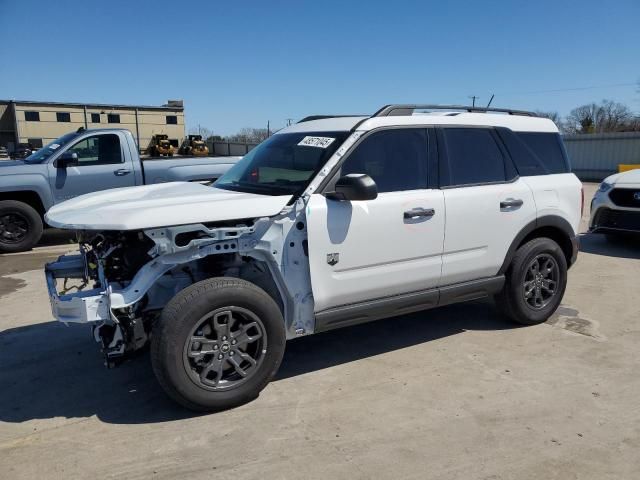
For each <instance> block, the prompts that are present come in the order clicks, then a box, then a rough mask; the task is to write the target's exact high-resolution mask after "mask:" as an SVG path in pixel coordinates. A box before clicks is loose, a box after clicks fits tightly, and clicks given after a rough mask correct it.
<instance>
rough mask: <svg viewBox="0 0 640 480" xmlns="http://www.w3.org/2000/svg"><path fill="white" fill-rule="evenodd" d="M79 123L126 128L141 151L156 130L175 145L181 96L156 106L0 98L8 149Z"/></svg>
mask: <svg viewBox="0 0 640 480" xmlns="http://www.w3.org/2000/svg"><path fill="white" fill-rule="evenodd" d="M80 127H85V128H109V127H117V128H126V129H128V130H130V131H131V133H132V134H133V136H134V137H135V138H136V140H137V142H138V146H139V148H140V150H141V151H146V149H147V148H148V147H149V144H150V142H151V138H152V137H153V135H156V134H166V135H168V136H169V139H170V141H171V143H172V144H173V145H174V146H175V147H178V145H179V143H180V142H181V140H182V138H183V137H184V136H185V127H184V105H183V102H182V100H169V101H168V102H167V104H166V105H162V106H158V107H153V106H139V105H105V104H99V103H61V102H36V101H21V100H0V146H5V147H7V150H8V151H9V152H12V151H13V150H14V149H15V148H16V147H17V145H18V144H20V143H28V144H30V145H31V146H32V147H34V148H40V147H42V146H43V145H46V144H47V143H49V142H50V141H52V140H54V139H56V138H58V137H59V136H61V135H64V134H65V133H68V132H71V131H73V130H77V129H78V128H80Z"/></svg>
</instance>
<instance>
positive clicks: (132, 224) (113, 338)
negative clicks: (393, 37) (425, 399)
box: [46, 105, 582, 410]
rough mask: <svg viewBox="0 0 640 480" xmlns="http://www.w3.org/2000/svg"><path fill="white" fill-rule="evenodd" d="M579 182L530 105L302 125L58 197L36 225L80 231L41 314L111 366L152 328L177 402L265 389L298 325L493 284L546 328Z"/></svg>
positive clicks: (220, 404) (319, 328)
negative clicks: (75, 333)
mask: <svg viewBox="0 0 640 480" xmlns="http://www.w3.org/2000/svg"><path fill="white" fill-rule="evenodd" d="M581 186H582V185H581V183H580V181H579V180H578V179H577V178H576V176H575V175H574V174H572V173H570V169H569V163H568V160H567V157H566V154H565V151H564V147H563V145H562V141H561V139H560V136H559V134H558V129H557V127H556V126H555V125H554V123H553V122H552V121H551V120H548V119H545V118H538V117H536V116H535V114H531V113H528V112H519V111H514V110H490V111H489V110H487V109H477V108H474V107H434V106H419V105H389V106H386V107H383V108H382V109H380V110H379V111H378V112H377V113H376V114H374V115H373V116H371V117H359V116H354V117H332V118H321V117H314V119H312V120H307V119H305V120H302V121H300V122H299V123H297V124H295V125H292V126H290V127H288V128H285V129H283V130H281V131H279V132H278V133H276V134H275V135H273V136H272V137H270V138H269V139H267V140H265V141H264V142H263V143H261V144H260V145H258V146H257V147H256V148H254V149H253V150H252V151H251V152H249V153H248V154H247V155H245V156H244V157H243V159H242V160H241V161H240V162H239V163H237V164H236V165H235V166H234V167H233V168H231V169H230V170H229V171H228V172H227V173H226V174H224V175H223V176H222V177H221V178H220V179H218V181H217V182H216V183H215V184H213V186H204V185H197V184H187V183H182V184H176V183H173V184H164V185H150V186H144V187H136V188H129V189H119V190H112V191H108V192H98V193H94V194H89V195H84V196H82V197H79V198H76V199H73V200H70V201H68V202H65V203H62V204H60V205H56V206H55V207H53V208H52V209H51V210H50V211H49V212H48V214H47V217H46V218H47V222H49V223H50V224H51V225H55V226H57V227H60V228H68V229H73V230H77V231H79V239H80V253H79V254H78V255H69V256H63V257H61V258H60V259H59V260H58V261H57V262H54V263H51V264H49V265H47V267H46V277H47V285H48V288H49V295H50V299H51V305H52V310H53V314H54V316H55V317H56V318H57V319H58V320H60V321H62V322H67V323H79V324H85V325H91V326H92V328H93V332H94V337H95V339H96V341H98V342H99V343H100V344H101V346H102V350H103V352H104V354H105V357H106V362H107V364H109V365H113V364H116V363H118V362H119V361H121V360H122V359H123V358H125V357H126V356H127V355H128V354H129V353H131V352H134V351H135V350H138V349H140V348H142V347H143V346H144V345H145V344H147V343H148V342H150V343H151V360H152V366H153V370H154V372H155V374H156V377H157V379H158V381H159V382H160V384H161V386H162V387H163V388H164V390H165V391H166V392H167V394H168V395H169V396H171V397H172V398H173V399H174V400H176V401H177V402H179V403H181V404H182V405H184V406H186V407H188V408H191V409H195V410H218V409H224V408H229V407H231V406H234V405H239V404H241V403H244V402H247V401H249V400H251V399H252V398H255V397H256V396H257V395H258V393H259V392H260V391H261V390H262V389H263V388H264V387H265V386H266V385H267V383H268V382H269V381H270V379H271V378H272V377H273V375H274V374H275V372H276V371H277V369H278V367H279V365H280V362H281V360H282V356H283V353H284V349H285V343H286V340H289V339H294V338H296V337H300V336H304V335H309V334H313V333H317V332H323V331H326V330H331V329H335V328H338V327H344V326H348V325H354V324H357V323H362V322H366V321H369V320H376V319H380V318H385V317H392V316H394V315H400V314H403V313H408V312H414V311H418V310H424V309H428V308H432V307H437V306H440V305H447V304H451V303H456V302H462V301H467V300H474V299H478V298H483V297H487V296H494V297H495V298H496V302H497V305H498V306H499V307H500V308H501V309H502V310H503V311H504V312H505V313H506V315H507V317H508V318H510V319H511V320H513V321H515V322H518V323H520V324H525V325H531V324H536V323H540V322H544V321H545V320H547V319H548V318H549V316H551V314H552V313H553V312H554V311H555V310H556V308H557V307H558V306H559V304H560V301H561V300H562V296H563V294H564V291H565V287H566V283H567V269H568V268H569V266H571V265H572V264H573V263H574V261H575V260H576V256H577V236H576V234H577V231H578V225H579V222H580V217H581V208H582V203H581V202H582V195H581ZM62 279H65V282H64V287H63V289H62V291H60V288H59V285H58V283H60V282H58V280H62ZM66 279H72V280H71V281H72V282H73V281H74V280H73V279H75V281H76V282H77V283H78V286H79V288H82V287H84V288H82V289H81V290H79V291H77V292H76V291H73V293H69V289H68V287H67V281H66Z"/></svg>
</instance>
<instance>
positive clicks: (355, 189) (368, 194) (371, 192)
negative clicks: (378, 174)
mask: <svg viewBox="0 0 640 480" xmlns="http://www.w3.org/2000/svg"><path fill="white" fill-rule="evenodd" d="M326 196H327V198H329V199H332V200H349V201H351V200H375V199H376V198H378V187H377V186H376V182H374V181H373V178H371V177H370V176H369V175H366V174H364V173H350V174H348V175H344V176H342V177H340V178H339V179H338V181H337V182H336V186H335V191H333V192H329V193H327V194H326Z"/></svg>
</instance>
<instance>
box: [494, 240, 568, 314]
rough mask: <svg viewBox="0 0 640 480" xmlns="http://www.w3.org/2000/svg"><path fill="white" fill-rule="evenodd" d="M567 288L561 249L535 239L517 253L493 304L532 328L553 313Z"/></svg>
mask: <svg viewBox="0 0 640 480" xmlns="http://www.w3.org/2000/svg"><path fill="white" fill-rule="evenodd" d="M566 286H567V260H566V258H565V256H564V253H563V251H562V249H561V248H560V246H559V245H558V244H557V243H556V242H554V241H553V240H551V239H549V238H535V239H533V240H530V241H529V242H527V243H525V244H524V245H522V246H521V247H520V248H519V249H518V250H517V252H516V254H515V256H514V257H513V260H512V262H511V265H510V266H509V269H508V270H507V274H506V280H505V285H504V288H503V290H502V292H501V293H500V294H499V295H498V296H497V297H496V301H497V303H498V305H499V306H500V308H501V309H502V310H503V311H504V313H505V314H506V315H507V316H508V317H509V318H510V319H511V320H513V321H515V322H517V323H520V324H523V325H535V324H538V323H542V322H545V321H546V320H547V319H548V318H549V317H550V316H551V315H552V314H553V312H555V311H556V309H557V308H558V306H559V305H560V302H561V301H562V297H563V295H564V291H565V289H566Z"/></svg>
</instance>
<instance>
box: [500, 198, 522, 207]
mask: <svg viewBox="0 0 640 480" xmlns="http://www.w3.org/2000/svg"><path fill="white" fill-rule="evenodd" d="M523 203H524V202H523V201H522V200H521V199H519V198H507V199H506V200H503V201H501V202H500V208H518V207H521V206H522V204H523Z"/></svg>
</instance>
